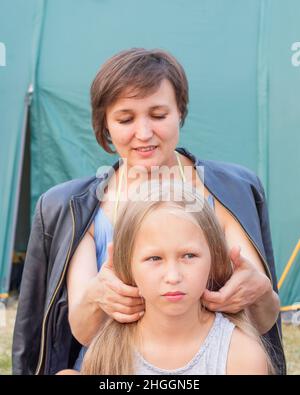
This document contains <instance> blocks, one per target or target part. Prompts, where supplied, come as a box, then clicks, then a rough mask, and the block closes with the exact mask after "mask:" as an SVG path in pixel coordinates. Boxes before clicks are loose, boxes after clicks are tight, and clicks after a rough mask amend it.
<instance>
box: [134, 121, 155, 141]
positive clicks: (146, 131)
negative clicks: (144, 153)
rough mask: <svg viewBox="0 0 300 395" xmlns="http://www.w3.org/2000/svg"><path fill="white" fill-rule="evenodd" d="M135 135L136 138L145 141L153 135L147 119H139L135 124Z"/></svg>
mask: <svg viewBox="0 0 300 395" xmlns="http://www.w3.org/2000/svg"><path fill="white" fill-rule="evenodd" d="M134 127H135V136H136V138H137V139H138V140H142V141H147V140H149V139H150V138H151V137H152V136H153V131H152V127H151V124H150V123H149V122H148V121H147V120H141V121H139V122H137V123H136V124H135V125H134Z"/></svg>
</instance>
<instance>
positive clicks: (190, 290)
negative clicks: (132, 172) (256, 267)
mask: <svg viewBox="0 0 300 395" xmlns="http://www.w3.org/2000/svg"><path fill="white" fill-rule="evenodd" d="M131 265H132V274H133V278H134V280H135V282H136V285H137V287H138V288H139V290H140V292H141V294H142V296H143V297H144V299H145V305H146V311H149V309H155V310H156V311H157V310H159V311H161V312H163V314H167V315H172V316H175V315H179V314H183V313H185V312H187V311H190V309H191V308H197V309H198V308H199V300H200V298H201V296H202V294H203V292H204V290H205V288H206V285H207V281H208V276H209V272H210V266H211V256H210V251H209V247H208V244H207V242H206V239H205V237H204V234H203V232H202V230H201V229H200V227H199V226H197V225H196V224H195V223H194V222H192V220H191V219H189V218H186V217H183V216H182V215H178V213H177V214H176V212H175V213H172V212H170V210H169V209H168V208H159V209H157V210H155V211H154V212H152V213H150V214H149V215H147V216H146V218H145V219H144V221H143V223H142V225H141V228H140V229H139V231H138V234H137V237H136V240H135V245H134V250H133V257H132V260H131ZM168 292H173V293H174V292H181V293H182V295H181V296H177V297H176V296H174V297H172V296H165V294H166V293H168Z"/></svg>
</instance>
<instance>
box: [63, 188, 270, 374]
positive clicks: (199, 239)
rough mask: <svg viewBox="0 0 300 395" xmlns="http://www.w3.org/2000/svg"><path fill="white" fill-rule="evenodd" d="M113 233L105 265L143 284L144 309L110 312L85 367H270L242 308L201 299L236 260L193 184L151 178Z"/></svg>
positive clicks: (239, 370) (208, 370)
mask: <svg viewBox="0 0 300 395" xmlns="http://www.w3.org/2000/svg"><path fill="white" fill-rule="evenodd" d="M170 196H171V198H170ZM175 197H176V198H175ZM179 197H180V199H179ZM193 199H194V203H193V208H192V210H191V209H189V208H191V201H192V200H193ZM113 241H114V247H113V252H112V246H111V245H110V247H109V249H108V251H109V260H108V262H107V263H106V265H110V266H111V267H113V268H114V271H115V273H116V274H117V276H118V277H119V278H120V279H121V280H122V281H123V282H124V283H125V284H128V285H131V286H137V287H138V288H139V290H140V293H141V296H142V297H143V298H144V300H145V314H144V316H143V317H142V318H141V319H140V320H139V321H137V322H133V323H123V324H122V323H119V322H118V321H115V320H113V319H111V318H110V319H108V320H107V321H106V323H105V324H104V326H103V328H102V329H101V330H100V332H99V333H98V335H97V336H96V337H95V338H94V340H93V341H92V343H91V345H90V347H89V348H88V351H87V353H86V354H85V357H84V360H83V365H82V368H81V373H82V374H113V375H119V374H268V372H272V366H271V363H270V360H269V358H268V356H267V353H266V352H265V350H264V347H263V345H262V343H261V341H260V339H259V336H258V334H257V333H256V331H255V330H254V328H253V327H252V326H251V325H250V322H248V321H247V318H246V316H245V314H244V313H238V314H230V315H229V314H226V315H225V314H221V313H218V312H217V313H214V312H211V311H209V310H207V309H206V308H205V307H204V306H203V305H202V303H201V297H202V295H203V292H204V290H205V289H206V287H208V289H210V290H212V291H217V290H218V289H220V288H221V287H222V286H223V285H224V284H225V283H226V281H228V279H229V278H230V276H231V274H232V265H231V261H230V258H229V255H228V251H227V247H226V242H225V239H224V235H223V233H222V230H221V228H220V226H219V224H218V222H217V220H216V218H215V215H214V213H213V211H212V210H211V208H210V207H209V205H208V203H207V202H206V201H205V200H204V199H202V198H201V196H200V195H199V194H197V193H196V192H195V191H194V190H193V189H192V188H191V187H189V186H188V185H187V184H184V183H177V182H175V183H172V184H169V183H163V184H156V185H155V186H154V184H153V183H152V184H151V190H150V194H149V195H148V198H147V199H146V200H144V201H143V200H140V201H136V202H133V201H131V202H130V201H128V202H127V204H126V205H125V207H124V208H123V211H122V214H121V215H120V216H119V217H118V221H117V223H116V226H115V229H114V238H113ZM62 373H63V372H62ZM65 373H68V372H65Z"/></svg>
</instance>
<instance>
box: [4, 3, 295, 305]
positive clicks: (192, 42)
mask: <svg viewBox="0 0 300 395" xmlns="http://www.w3.org/2000/svg"><path fill="white" fill-rule="evenodd" d="M299 16H300V4H299V1H297V0H287V1H285V2H282V1H280V0H247V1H243V2H241V1H238V0H227V1H223V2H220V1H218V0H191V1H189V2H185V1H182V0H166V1H160V0H152V1H151V2H146V1H144V2H141V1H138V0H127V1H116V0H107V1H96V0H86V1H84V2H82V1H79V0H64V1H61V0H51V1H46V0H27V1H26V2H24V1H22V0H13V1H11V0H0V42H1V45H0V54H1V55H0V56H1V58H2V59H1V60H0V134H1V144H0V177H1V178H0V186H1V193H0V210H1V215H2V221H1V225H0V294H1V295H0V296H2V298H5V297H6V296H7V293H8V290H9V280H10V273H11V267H12V265H11V261H12V257H13V252H14V251H15V252H18V251H19V252H24V251H26V245H27V241H28V234H29V229H30V221H31V220H32V216H33V212H34V207H35V204H36V201H37V199H38V197H39V196H40V194H41V193H43V192H44V191H46V190H47V189H48V188H50V187H51V186H53V185H55V184H57V183H60V182H63V181H66V180H69V179H71V178H77V177H82V176H86V175H91V174H96V171H97V168H98V167H99V166H102V165H109V164H111V163H112V162H113V161H114V160H115V158H114V157H111V156H110V155H108V154H106V153H105V152H103V150H102V149H101V148H100V147H99V146H98V145H97V144H96V140H95V137H94V135H93V132H92V127H91V121H90V105H89V87H90V84H91V81H92V79H93V77H94V76H95V74H96V71H97V70H98V68H99V67H100V65H101V64H102V63H103V62H104V61H105V59H107V58H108V57H110V56H111V55H113V54H115V53H116V52H118V51H120V50H121V49H124V48H130V47H145V48H155V47H156V48H157V47H158V48H163V49H166V50H169V51H170V52H171V53H173V54H174V55H175V56H176V57H177V58H178V59H179V61H180V62H181V63H182V64H183V66H184V68H185V70H186V72H187V76H188V79H189V83H190V106H189V116H188V119H187V122H186V124H185V126H184V128H183V129H182V131H181V137H180V144H179V145H183V146H186V147H187V148H188V149H190V150H192V151H193V152H195V153H197V154H198V155H199V156H201V157H202V158H204V159H218V160H222V161H230V162H236V163H239V164H241V165H244V166H246V167H248V168H250V169H252V170H253V171H255V172H256V173H257V174H258V175H259V176H260V178H261V180H262V182H263V184H264V186H265V190H266V194H267V200H268V206H269V210H270V220H271V229H272V237H273V245H274V253H275V258H276V268H277V274H278V278H280V277H281V275H282V274H283V272H284V269H285V267H286V264H287V263H288V261H289V259H290V258H291V256H292V253H293V251H294V249H295V247H296V245H297V243H298V240H299V238H300V210H299V208H298V202H299V201H300V184H299V182H297V181H298V179H299V168H300V155H299V146H300V133H299V125H300V112H299V101H300V89H299V86H300V67H299V64H300V50H299V48H300V44H299V41H300V30H299ZM296 255H297V254H296ZM299 260H300V257H299V256H298V257H297V256H295V257H294V260H293V264H292V266H291V270H290V271H289V273H287V275H286V276H285V278H284V282H283V284H282V286H281V289H280V297H281V304H282V308H283V309H291V308H295V309H296V308H299V307H300V270H299V263H300V262H299Z"/></svg>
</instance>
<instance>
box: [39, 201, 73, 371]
mask: <svg viewBox="0 0 300 395" xmlns="http://www.w3.org/2000/svg"><path fill="white" fill-rule="evenodd" d="M69 206H70V211H71V215H72V239H71V242H70V245H69V249H68V253H67V258H66V260H65V264H64V269H63V272H62V274H61V277H60V280H59V282H58V285H57V287H56V288H55V291H54V294H53V296H52V299H51V301H50V303H49V306H48V309H47V311H46V314H45V316H44V319H43V324H42V340H41V348H40V355H39V361H38V366H37V369H36V372H35V374H36V375H38V374H39V373H40V370H41V366H42V363H43V358H44V348H45V347H44V346H45V344H44V343H45V331H46V330H45V328H46V321H47V316H48V314H49V311H50V309H51V307H52V304H53V301H54V299H55V296H56V294H57V292H58V290H59V288H60V287H61V284H62V281H63V279H64V277H65V272H66V269H67V266H68V265H67V263H68V261H69V257H70V253H71V248H72V245H73V242H74V235H75V216H74V211H73V206H72V200H70V201H69Z"/></svg>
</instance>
